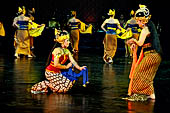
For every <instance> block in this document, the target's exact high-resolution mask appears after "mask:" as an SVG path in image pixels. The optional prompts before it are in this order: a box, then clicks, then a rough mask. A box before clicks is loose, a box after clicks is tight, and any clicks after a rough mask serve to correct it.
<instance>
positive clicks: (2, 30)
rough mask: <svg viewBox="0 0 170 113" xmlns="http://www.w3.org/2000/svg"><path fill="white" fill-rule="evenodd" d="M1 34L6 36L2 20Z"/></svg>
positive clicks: (0, 23) (0, 24)
mask: <svg viewBox="0 0 170 113" xmlns="http://www.w3.org/2000/svg"><path fill="white" fill-rule="evenodd" d="M0 36H5V29H4V26H3V23H2V22H0Z"/></svg>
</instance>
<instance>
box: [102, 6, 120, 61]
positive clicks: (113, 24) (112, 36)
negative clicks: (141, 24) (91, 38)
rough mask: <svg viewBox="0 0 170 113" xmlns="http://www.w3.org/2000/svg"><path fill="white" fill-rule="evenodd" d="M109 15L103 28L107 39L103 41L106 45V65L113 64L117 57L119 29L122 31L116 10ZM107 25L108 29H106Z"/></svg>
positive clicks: (104, 58) (104, 57) (110, 11)
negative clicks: (114, 58)
mask: <svg viewBox="0 0 170 113" xmlns="http://www.w3.org/2000/svg"><path fill="white" fill-rule="evenodd" d="M108 15H109V16H110V18H109V19H106V20H105V21H104V22H103V24H102V25H101V28H102V29H103V31H105V32H106V35H105V38H104V40H103V44H104V56H103V60H104V61H105V62H106V63H113V60H112V59H113V57H114V56H115V53H116V50H117V33H116V30H117V29H122V28H121V26H120V23H119V21H118V19H115V18H114V16H115V10H114V9H113V10H112V9H110V10H109V13H108ZM105 25H106V29H105Z"/></svg>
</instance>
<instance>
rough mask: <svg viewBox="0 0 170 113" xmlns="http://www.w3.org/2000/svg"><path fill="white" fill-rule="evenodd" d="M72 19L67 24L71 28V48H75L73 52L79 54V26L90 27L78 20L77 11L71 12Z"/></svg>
mask: <svg viewBox="0 0 170 113" xmlns="http://www.w3.org/2000/svg"><path fill="white" fill-rule="evenodd" d="M71 14H72V18H70V19H69V20H68V22H67V25H68V26H69V27H70V28H71V31H70V41H71V46H72V48H73V50H72V51H73V52H74V53H77V52H78V51H79V48H78V46H79V39H80V31H79V26H80V25H81V24H82V25H83V26H88V25H86V24H85V23H83V22H81V21H80V20H79V19H77V18H76V11H71Z"/></svg>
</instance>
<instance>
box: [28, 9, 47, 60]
mask: <svg viewBox="0 0 170 113" xmlns="http://www.w3.org/2000/svg"><path fill="white" fill-rule="evenodd" d="M34 14H35V9H34V8H32V9H31V10H28V15H29V18H30V19H31V20H32V22H31V23H30V24H29V25H30V26H31V27H30V28H31V29H29V35H30V48H31V55H32V56H33V57H35V55H34V53H33V49H34V38H35V37H38V36H40V35H41V33H42V31H43V30H44V28H45V24H41V25H39V24H37V23H35V22H33V21H34V19H35V18H34Z"/></svg>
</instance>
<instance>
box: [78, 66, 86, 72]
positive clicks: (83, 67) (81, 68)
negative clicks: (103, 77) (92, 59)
mask: <svg viewBox="0 0 170 113" xmlns="http://www.w3.org/2000/svg"><path fill="white" fill-rule="evenodd" d="M86 67H87V66H82V67H80V68H79V70H80V71H81V70H83V69H85V68H86Z"/></svg>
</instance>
